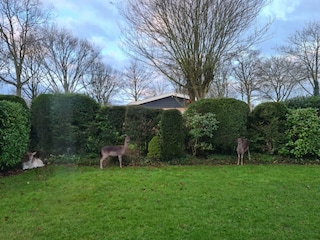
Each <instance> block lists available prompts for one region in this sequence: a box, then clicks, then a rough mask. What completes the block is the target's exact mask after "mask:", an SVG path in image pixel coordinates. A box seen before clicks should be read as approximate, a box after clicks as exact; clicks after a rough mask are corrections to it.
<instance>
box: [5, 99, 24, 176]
mask: <svg viewBox="0 0 320 240" xmlns="http://www.w3.org/2000/svg"><path fill="white" fill-rule="evenodd" d="M29 133H30V123H29V111H28V110H26V108H25V107H23V106H22V104H21V103H17V102H10V101H5V100H2V101H0V170H8V169H10V168H13V167H15V166H16V165H17V164H18V163H20V162H21V159H22V157H23V155H24V154H25V153H26V152H27V150H28V142H29Z"/></svg>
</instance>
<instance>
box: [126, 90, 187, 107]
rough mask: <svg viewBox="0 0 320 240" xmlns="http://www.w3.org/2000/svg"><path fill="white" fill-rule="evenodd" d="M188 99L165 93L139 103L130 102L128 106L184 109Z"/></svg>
mask: <svg viewBox="0 0 320 240" xmlns="http://www.w3.org/2000/svg"><path fill="white" fill-rule="evenodd" d="M188 100H189V97H188V96H186V95H183V94H179V93H167V94H162V95H159V96H155V97H150V98H146V99H144V100H141V101H136V102H131V103H129V104H128V105H140V106H144V107H150V108H185V107H186V106H187V105H188V103H189V101H188Z"/></svg>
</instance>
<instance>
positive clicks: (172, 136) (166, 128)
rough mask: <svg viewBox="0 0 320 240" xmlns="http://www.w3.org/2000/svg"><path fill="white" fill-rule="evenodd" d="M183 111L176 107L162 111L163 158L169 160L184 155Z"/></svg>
mask: <svg viewBox="0 0 320 240" xmlns="http://www.w3.org/2000/svg"><path fill="white" fill-rule="evenodd" d="M183 130H184V129H183V119H182V115H181V113H180V112H179V111H178V110H176V109H170V110H166V111H164V112H163V113H162V116H161V122H160V133H161V147H162V151H161V152H162V156H161V157H162V159H163V160H165V161H169V160H171V159H173V158H179V157H182V156H183V155H184V149H185V147H184V137H185V136H184V131H183Z"/></svg>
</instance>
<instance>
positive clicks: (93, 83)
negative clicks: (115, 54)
mask: <svg viewBox="0 0 320 240" xmlns="http://www.w3.org/2000/svg"><path fill="white" fill-rule="evenodd" d="M118 75H119V74H118V73H117V72H116V71H115V70H114V69H112V68H111V67H110V66H108V65H106V64H104V63H103V62H102V61H96V62H95V63H94V64H93V65H91V66H90V68H89V74H88V76H87V78H88V82H87V83H86V84H85V89H86V93H87V94H88V95H89V96H90V97H92V98H93V99H95V100H96V101H97V102H98V103H100V104H101V105H108V104H110V101H111V98H112V97H113V96H114V95H115V94H117V93H118V91H119V87H120V84H119V76H118Z"/></svg>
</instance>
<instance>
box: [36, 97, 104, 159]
mask: <svg viewBox="0 0 320 240" xmlns="http://www.w3.org/2000/svg"><path fill="white" fill-rule="evenodd" d="M98 109H99V105H98V104H97V103H96V102H95V101H94V100H93V99H91V98H89V97H88V96H85V95H81V94H55V95H40V96H39V97H37V98H36V99H35V100H34V101H33V104H32V124H33V129H34V131H35V136H36V139H37V141H38V144H37V146H38V147H39V148H40V149H41V150H42V151H44V152H46V153H51V154H64V153H67V154H85V151H86V145H87V139H88V138H89V131H88V129H89V127H90V123H91V122H92V121H93V120H94V118H95V115H96V113H97V111H98ZM42 140H44V141H42Z"/></svg>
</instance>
